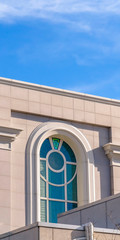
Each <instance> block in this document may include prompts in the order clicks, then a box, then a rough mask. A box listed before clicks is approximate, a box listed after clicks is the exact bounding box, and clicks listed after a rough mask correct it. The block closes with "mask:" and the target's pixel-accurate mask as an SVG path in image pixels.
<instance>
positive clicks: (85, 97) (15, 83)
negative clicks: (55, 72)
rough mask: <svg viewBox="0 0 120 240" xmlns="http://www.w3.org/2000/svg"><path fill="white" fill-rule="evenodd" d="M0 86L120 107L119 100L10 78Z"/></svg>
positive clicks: (1, 81)
mask: <svg viewBox="0 0 120 240" xmlns="http://www.w3.org/2000/svg"><path fill="white" fill-rule="evenodd" d="M0 84H5V85H9V86H14V87H21V88H26V89H31V90H36V91H42V92H47V93H51V94H57V95H62V96H67V97H72V98H79V99H83V100H87V101H95V102H99V103H104V104H110V105H115V106H120V101H119V100H115V99H110V98H104V97H98V96H94V95H89V94H84V93H77V92H74V91H68V90H64V89H60V88H53V87H46V86H43V85H38V84H33V83H28V82H23V81H18V80H14V79H9V78H2V77H0Z"/></svg>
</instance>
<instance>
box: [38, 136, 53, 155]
mask: <svg viewBox="0 0 120 240" xmlns="http://www.w3.org/2000/svg"><path fill="white" fill-rule="evenodd" d="M51 149H52V148H51V145H50V141H49V138H47V139H46V140H45V141H44V142H43V144H42V146H41V149H40V157H42V158H46V155H47V153H48V152H49V151H50V150H51Z"/></svg>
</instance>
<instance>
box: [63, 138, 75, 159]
mask: <svg viewBox="0 0 120 240" xmlns="http://www.w3.org/2000/svg"><path fill="white" fill-rule="evenodd" d="M60 151H61V152H62V153H63V154H64V156H65V158H66V161H67V162H76V158H75V154H74V152H73V150H72V149H71V148H70V146H69V145H68V144H67V143H66V142H63V144H62V146H61V149H60Z"/></svg>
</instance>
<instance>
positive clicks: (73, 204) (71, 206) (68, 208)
mask: <svg viewBox="0 0 120 240" xmlns="http://www.w3.org/2000/svg"><path fill="white" fill-rule="evenodd" d="M76 207H77V203H69V202H68V203H67V211H69V210H71V209H73V208H76Z"/></svg>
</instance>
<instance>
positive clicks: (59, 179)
mask: <svg viewBox="0 0 120 240" xmlns="http://www.w3.org/2000/svg"><path fill="white" fill-rule="evenodd" d="M48 181H49V182H51V183H54V184H64V171H62V172H60V173H59V172H58V173H56V172H53V171H51V170H50V169H48Z"/></svg>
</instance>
